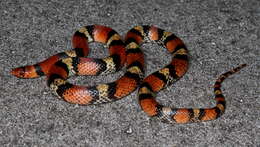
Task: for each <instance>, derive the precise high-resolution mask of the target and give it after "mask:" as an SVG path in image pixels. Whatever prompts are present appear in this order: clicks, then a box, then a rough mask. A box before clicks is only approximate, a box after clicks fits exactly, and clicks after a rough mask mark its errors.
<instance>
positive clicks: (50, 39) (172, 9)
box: [0, 0, 260, 147]
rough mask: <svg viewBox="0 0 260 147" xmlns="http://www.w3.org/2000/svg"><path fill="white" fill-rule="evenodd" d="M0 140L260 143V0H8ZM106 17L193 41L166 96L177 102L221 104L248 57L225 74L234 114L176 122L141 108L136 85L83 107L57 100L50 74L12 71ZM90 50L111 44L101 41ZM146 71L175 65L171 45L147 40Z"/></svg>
mask: <svg viewBox="0 0 260 147" xmlns="http://www.w3.org/2000/svg"><path fill="white" fill-rule="evenodd" d="M0 20H1V21H0V50H1V52H0V63H1V65H0V145H1V146H64V147H66V146H86V147H94V146H95V147H110V146H111V147H118V146H124V147H125V146H126V147H173V146H228V147H229V146H258V147H259V146H260V97H259V95H260V88H259V87H260V86H259V83H260V60H259V59H260V58H259V55H260V53H259V52H260V25H259V24H260V1H259V0H250V1H249V0H205V1H197V2H195V1H194V2H193V1H191V0H179V1H173V0H165V1H155V0H152V1H144V0H124V1H120V0H117V1H115V0H102V1H96V0H94V1H93V0H89V1H82V0H79V1H66V0H59V1H58V0H52V1H47V0H38V1H36V0H27V1H18V0H12V1H11V0H1V1H0ZM91 24H102V25H106V26H110V27H112V28H113V29H115V30H116V31H117V32H119V33H120V34H121V35H122V36H124V35H125V33H126V32H127V31H128V30H129V29H130V28H132V27H134V26H136V25H142V24H147V25H152V24H153V25H156V26H158V27H160V28H163V29H165V30H168V31H172V32H174V33H175V34H176V35H177V36H179V37H180V38H182V39H183V40H184V42H185V43H186V45H187V47H188V49H189V54H190V66H189V70H188V72H187V73H186V75H185V76H184V77H183V78H182V79H181V80H179V81H178V82H176V83H175V84H174V85H173V86H170V87H169V88H167V89H165V90H163V91H162V92H160V93H159V94H158V96H157V98H158V100H159V101H160V102H161V103H162V104H165V105H169V106H174V107H213V106H214V105H215V101H214V99H213V84H214V82H215V79H216V78H217V77H218V75H220V74H221V73H223V72H225V71H227V70H230V69H232V68H233V67H236V66H238V65H239V64H242V63H246V64H248V66H247V67H246V68H244V69H243V70H242V71H241V72H239V73H237V74H235V75H233V76H232V77H230V78H229V79H227V80H226V81H225V82H224V83H223V88H222V89H223V92H224V95H225V96H226V99H227V110H226V113H225V114H224V115H223V116H222V117H221V118H219V119H217V120H215V121H210V122H204V123H192V124H185V125H180V124H175V125H169V124H164V123H161V122H159V121H157V120H155V119H151V118H149V117H147V116H146V115H145V113H144V112H142V111H141V109H140V107H139V105H138V101H137V93H136V91H135V92H134V93H132V94H131V95H129V96H127V97H125V98H124V99H122V100H120V101H117V102H114V103H109V104H104V105H95V106H93V105H92V106H78V105H73V104H69V103H66V102H64V101H62V100H59V99H57V97H56V96H55V95H53V94H52V93H51V91H50V90H49V88H48V87H47V86H46V79H45V77H42V78H38V79H29V80H25V79H18V78H15V77H13V76H11V75H10V74H9V71H10V70H11V69H12V68H14V67H18V66H22V65H27V64H33V63H36V62H38V61H41V60H43V59H45V58H47V57H49V56H51V55H54V54H56V53H58V52H62V51H64V50H68V49H71V36H72V35H73V33H74V32H75V31H76V30H77V29H78V28H79V27H81V26H85V25H91ZM90 46H91V48H92V52H91V55H90V56H91V57H99V58H101V57H105V56H106V55H107V54H108V52H107V49H106V48H104V47H103V46H102V45H101V44H98V43H93V44H91V45H90ZM143 49H144V52H145V57H146V63H147V68H146V74H147V75H148V74H149V73H152V72H153V71H156V70H158V69H160V68H161V67H163V65H166V64H167V63H168V62H169V61H170V60H171V57H170V55H169V54H167V52H166V50H165V49H163V48H161V47H159V46H157V45H155V44H145V45H143ZM124 70H125V69H123V70H122V71H121V72H119V73H116V74H114V75H109V76H100V77H73V78H71V79H70V81H71V82H73V83H75V84H81V85H94V84H96V83H103V82H110V81H114V80H116V79H117V78H119V77H120V76H122V75H123V73H124Z"/></svg>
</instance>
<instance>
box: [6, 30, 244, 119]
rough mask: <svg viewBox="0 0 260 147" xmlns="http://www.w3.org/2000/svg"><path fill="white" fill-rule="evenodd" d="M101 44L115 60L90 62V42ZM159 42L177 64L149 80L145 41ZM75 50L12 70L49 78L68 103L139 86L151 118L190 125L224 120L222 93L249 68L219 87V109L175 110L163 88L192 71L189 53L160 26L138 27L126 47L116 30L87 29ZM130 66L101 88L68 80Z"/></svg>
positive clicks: (94, 100)
mask: <svg viewBox="0 0 260 147" xmlns="http://www.w3.org/2000/svg"><path fill="white" fill-rule="evenodd" d="M92 41H95V42H101V43H103V44H105V45H106V46H108V48H109V53H110V56H108V57H106V58H103V59H95V58H86V56H87V55H88V52H89V48H88V43H87V42H92ZM151 41H153V42H156V43H158V44H159V45H162V46H164V47H165V48H167V50H168V51H169V52H170V53H171V54H172V56H173V57H172V61H171V63H170V64H169V65H166V66H165V67H163V68H162V69H160V70H159V71H156V72H154V73H152V74H151V75H149V76H147V77H146V78H144V79H143V77H144V64H145V63H144V55H143V52H142V50H141V49H140V46H141V44H143V43H145V42H151ZM72 44H73V47H74V49H72V50H70V51H65V52H62V53H58V54H56V55H54V56H51V57H49V58H48V59H46V60H45V61H43V62H39V63H37V64H35V65H29V66H24V67H19V68H15V69H13V70H12V71H11V74H13V75H14V76H16V77H19V78H36V77H39V76H43V75H46V76H47V83H48V86H49V87H50V88H51V90H53V91H54V93H56V94H57V95H58V96H59V97H60V98H62V99H64V100H65V101H67V102H70V103H75V104H81V105H88V104H98V103H106V102H111V101H115V100H119V99H121V98H123V97H125V96H127V95H128V94H130V93H131V92H133V91H134V90H135V89H136V88H137V87H139V90H138V97H139V104H140V106H141V108H142V110H143V111H144V112H145V113H146V114H147V115H148V116H151V117H157V118H159V119H160V120H162V121H163V122H167V123H189V122H201V121H208V120H214V119H216V118H218V117H219V116H221V115H222V114H223V113H224V111H225V108H226V101H225V98H224V96H223V95H222V91H221V89H220V87H221V83H222V82H223V81H224V79H225V78H227V77H228V76H229V75H231V74H233V73H235V72H237V71H239V70H240V69H241V68H243V67H245V66H246V65H245V64H242V65H240V66H238V67H236V68H234V69H233V70H231V71H228V72H226V73H224V74H222V75H221V76H220V77H219V78H218V79H217V81H216V83H215V85H214V93H215V100H216V106H215V107H213V108H199V109H194V108H170V107H166V106H162V105H161V104H159V103H158V102H157V101H156V100H155V95H156V93H158V92H159V91H160V90H162V89H163V88H165V87H167V86H169V85H170V84H172V83H174V82H175V81H177V80H178V79H180V78H181V77H182V76H183V75H184V74H185V73H186V71H187V69H188V55H187V54H188V51H187V49H186V46H185V45H184V43H183V41H182V40H181V39H180V38H178V37H177V36H176V35H174V34H173V33H171V32H167V31H164V30H162V29H160V28H157V27H154V26H136V27H134V28H132V29H131V30H129V31H128V33H127V34H126V37H125V42H123V41H122V39H121V38H120V36H119V34H118V33H117V32H116V31H114V30H113V29H111V28H109V27H105V26H101V25H91V26H86V27H82V28H81V29H79V30H78V31H76V32H75V34H74V36H73V39H72ZM123 65H126V72H125V74H124V75H123V76H122V77H121V78H119V79H118V80H116V81H114V82H111V83H107V84H98V85H96V86H89V87H84V86H78V85H73V84H71V83H69V82H68V81H67V79H68V78H69V77H70V76H71V75H73V74H76V75H100V74H108V73H112V72H116V71H118V70H119V69H120V68H121V67H122V66H123Z"/></svg>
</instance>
